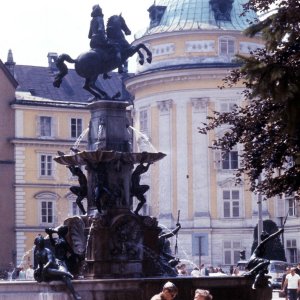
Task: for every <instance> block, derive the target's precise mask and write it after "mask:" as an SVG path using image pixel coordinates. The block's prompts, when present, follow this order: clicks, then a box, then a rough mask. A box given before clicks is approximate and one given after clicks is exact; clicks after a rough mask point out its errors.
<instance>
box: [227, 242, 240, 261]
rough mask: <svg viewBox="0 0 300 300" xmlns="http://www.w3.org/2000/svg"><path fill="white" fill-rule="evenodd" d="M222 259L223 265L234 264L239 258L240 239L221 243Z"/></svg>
mask: <svg viewBox="0 0 300 300" xmlns="http://www.w3.org/2000/svg"><path fill="white" fill-rule="evenodd" d="M223 249H224V250H223V251H224V252H223V260H224V264H225V265H236V263H237V262H238V261H239V260H240V250H241V242H240V241H224V243H223Z"/></svg>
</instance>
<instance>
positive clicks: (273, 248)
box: [251, 220, 286, 261]
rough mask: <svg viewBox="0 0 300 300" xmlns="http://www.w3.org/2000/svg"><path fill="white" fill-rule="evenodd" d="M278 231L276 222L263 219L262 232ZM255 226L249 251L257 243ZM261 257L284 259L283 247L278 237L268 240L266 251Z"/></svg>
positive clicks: (271, 232) (253, 248)
mask: <svg viewBox="0 0 300 300" xmlns="http://www.w3.org/2000/svg"><path fill="white" fill-rule="evenodd" d="M276 231H278V227H277V225H276V223H274V222H273V221H271V220H264V221H263V232H264V233H267V234H273V233H274V232H276ZM257 232H258V231H257V226H256V227H255V228H254V232H253V244H252V248H251V253H253V251H254V250H255V248H256V247H257V244H258V239H257ZM263 258H267V259H269V260H282V261H286V257H285V253H284V248H283V246H282V243H281V241H280V238H279V237H276V238H275V239H274V240H270V241H269V242H268V243H267V244H266V252H265V255H264V257H263Z"/></svg>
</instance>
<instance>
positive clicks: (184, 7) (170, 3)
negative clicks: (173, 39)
mask: <svg viewBox="0 0 300 300" xmlns="http://www.w3.org/2000/svg"><path fill="white" fill-rule="evenodd" d="M245 2H246V1H245V0H158V1H155V2H154V4H153V5H152V6H151V7H150V8H149V10H148V11H149V17H150V26H149V28H148V29H147V31H146V32H145V33H144V35H150V34H154V33H160V32H174V31H182V30H197V29H200V30H213V29H219V30H220V29H221V30H237V31H243V30H244V29H245V28H247V27H248V26H249V21H252V22H254V21H255V19H256V17H257V16H256V14H255V13H254V12H249V13H247V15H246V16H243V17H242V16H241V13H242V12H243V3H245Z"/></svg>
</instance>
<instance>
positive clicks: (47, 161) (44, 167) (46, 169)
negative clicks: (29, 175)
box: [40, 154, 53, 177]
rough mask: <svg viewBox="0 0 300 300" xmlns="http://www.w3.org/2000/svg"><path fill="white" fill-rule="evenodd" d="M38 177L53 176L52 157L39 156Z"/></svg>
mask: <svg viewBox="0 0 300 300" xmlns="http://www.w3.org/2000/svg"><path fill="white" fill-rule="evenodd" d="M40 176H42V177H50V176H53V156H52V155H48V154H41V155H40Z"/></svg>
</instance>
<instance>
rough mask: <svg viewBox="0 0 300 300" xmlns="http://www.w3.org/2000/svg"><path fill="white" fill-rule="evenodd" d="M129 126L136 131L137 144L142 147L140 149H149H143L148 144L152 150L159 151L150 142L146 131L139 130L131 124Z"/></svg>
mask: <svg viewBox="0 0 300 300" xmlns="http://www.w3.org/2000/svg"><path fill="white" fill-rule="evenodd" d="M129 128H131V129H132V130H133V132H134V133H135V135H136V144H137V145H138V146H140V148H142V149H139V151H146V150H147V149H143V148H144V147H145V146H148V147H150V148H151V149H152V151H154V152H156V153H157V152H158V151H157V149H156V148H155V147H154V146H153V144H152V143H151V142H150V139H149V137H148V136H147V135H146V134H145V133H143V132H141V131H139V130H137V129H136V128H134V127H132V126H129Z"/></svg>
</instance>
